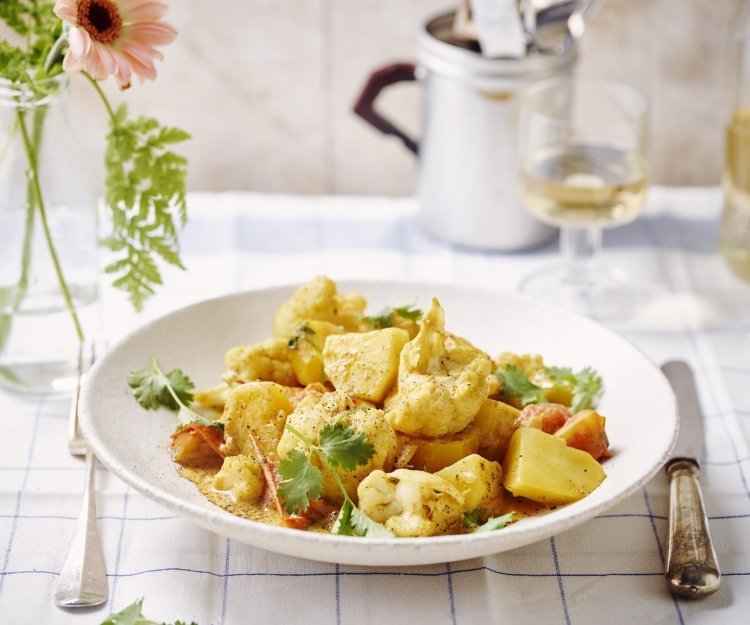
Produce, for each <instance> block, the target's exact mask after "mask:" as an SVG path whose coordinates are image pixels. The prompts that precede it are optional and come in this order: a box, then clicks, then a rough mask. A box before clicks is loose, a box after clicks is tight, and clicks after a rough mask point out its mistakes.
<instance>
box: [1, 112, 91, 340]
mask: <svg viewBox="0 0 750 625" xmlns="http://www.w3.org/2000/svg"><path fill="white" fill-rule="evenodd" d="M16 115H17V116H18V121H19V124H20V127H21V137H22V138H23V145H24V148H25V149H26V156H27V158H28V160H29V170H30V172H31V182H32V185H33V187H34V193H35V195H36V202H37V206H38V207H39V217H40V219H41V222H42V230H43V231H44V238H45V239H46V240H47V246H48V248H49V253H50V256H51V258H52V264H53V265H54V267H55V273H56V274H57V281H58V283H59V285H60V291H61V292H62V294H63V298H64V299H65V306H66V307H67V309H68V312H70V316H71V317H72V319H73V325H74V326H75V329H76V334H77V335H78V340H79V341H80V342H81V343H83V341H84V336H83V329H82V328H81V322H80V321H79V320H78V313H76V308H75V305H74V304H73V298H72V297H71V295H70V289H69V288H68V283H67V282H66V281H65V277H64V276H63V272H62V267H61V266H60V260H59V259H58V257H57V252H56V250H55V245H54V242H53V241H52V233H51V232H50V229H49V223H48V222H47V211H46V209H45V207H44V200H43V198H42V188H41V185H40V184H39V166H38V163H37V158H36V154H35V152H34V148H33V146H32V145H31V141H30V139H29V133H28V131H27V130H26V121H25V119H24V117H25V116H24V113H23V111H21V110H20V109H19V110H16Z"/></svg>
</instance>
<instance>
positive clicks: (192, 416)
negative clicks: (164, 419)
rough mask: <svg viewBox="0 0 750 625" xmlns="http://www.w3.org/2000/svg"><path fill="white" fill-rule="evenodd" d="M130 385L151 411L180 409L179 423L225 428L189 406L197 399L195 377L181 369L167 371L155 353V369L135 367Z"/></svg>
mask: <svg viewBox="0 0 750 625" xmlns="http://www.w3.org/2000/svg"><path fill="white" fill-rule="evenodd" d="M128 385H129V386H130V388H132V389H133V397H135V399H136V401H137V402H138V403H139V404H140V405H141V406H143V407H144V408H146V409H147V410H156V409H157V408H159V407H161V406H164V407H165V408H169V409H170V410H176V411H177V423H178V424H179V426H180V427H184V426H186V425H188V424H190V423H198V424H200V425H206V426H210V427H216V428H219V429H223V428H224V426H223V424H222V423H219V422H217V421H211V420H210V419H206V418H205V417H202V416H200V415H199V414H198V413H197V412H194V411H193V410H191V409H190V408H189V407H188V404H189V403H190V402H191V401H193V389H194V388H195V386H194V384H193V382H192V380H191V379H190V378H189V377H188V376H187V375H185V374H184V373H183V372H182V370H181V369H172V370H171V371H170V372H169V373H166V374H165V373H164V372H163V371H162V370H161V368H160V367H159V362H158V361H157V360H156V356H151V369H150V370H143V369H133V370H132V371H131V372H130V373H129V374H128Z"/></svg>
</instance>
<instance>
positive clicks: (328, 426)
mask: <svg viewBox="0 0 750 625" xmlns="http://www.w3.org/2000/svg"><path fill="white" fill-rule="evenodd" d="M366 305H367V302H366V300H365V298H364V297H362V296H361V295H357V294H344V293H341V292H339V291H338V289H337V286H336V284H335V283H334V282H333V281H332V280H330V279H328V278H326V277H318V278H315V279H313V280H312V281H310V282H309V283H307V284H304V285H302V286H300V287H299V288H298V289H297V291H296V292H295V293H294V295H293V296H292V297H291V298H290V299H289V300H288V301H286V302H285V303H284V304H282V306H281V307H280V308H279V310H278V312H277V314H276V317H275V319H274V322H273V333H272V337H271V338H268V339H267V340H265V341H263V342H261V343H257V344H253V345H239V346H235V347H232V348H231V349H229V351H228V352H227V353H226V357H225V370H224V372H223V375H222V378H221V382H220V383H219V384H217V385H216V386H215V387H212V388H208V389H205V390H201V391H198V392H196V393H195V394H194V398H193V408H194V410H195V411H196V412H200V413H201V415H202V416H203V419H202V420H201V421H200V422H194V423H189V424H187V425H184V426H182V427H180V428H179V429H178V430H177V431H176V432H175V433H174V434H173V435H172V449H173V453H174V460H175V462H176V463H177V464H178V465H180V468H179V470H180V472H181V474H182V475H183V476H184V477H185V478H187V479H189V480H191V481H193V482H194V483H195V484H196V485H197V486H198V488H199V489H200V490H201V492H202V493H203V494H204V495H205V496H206V497H207V498H208V499H209V500H210V501H211V502H213V503H215V504H216V505H218V506H220V507H222V508H224V509H226V510H228V511H229V512H231V513H232V514H236V515H238V516H242V517H245V518H249V519H253V520H255V521H260V522H263V523H270V524H281V525H284V526H287V527H292V528H296V529H307V530H313V531H325V532H333V533H337V534H348V535H358V536H388V535H393V536H397V537H421V536H437V535H445V534H459V533H467V532H472V531H489V530H496V529H500V528H502V527H503V526H504V525H506V524H507V523H509V522H515V521H517V520H518V519H520V518H522V517H524V516H528V515H531V514H539V513H544V512H546V511H548V510H550V509H553V508H556V507H558V506H561V505H565V504H568V503H572V502H574V501H577V500H579V499H581V498H583V497H585V496H586V495H588V494H589V493H590V492H591V491H593V490H594V489H595V488H596V487H597V486H598V485H599V484H600V483H601V482H602V481H603V480H604V479H605V473H604V470H603V469H602V466H601V462H602V461H603V460H605V459H606V458H608V457H609V456H610V452H609V450H608V447H609V442H608V440H607V436H606V433H605V419H604V417H603V416H602V415H601V414H599V413H598V412H596V411H595V407H596V406H595V403H596V401H597V399H598V396H599V394H600V392H601V380H600V379H599V377H598V375H597V374H596V373H595V372H594V371H593V370H591V369H588V368H587V369H584V370H582V371H579V372H575V371H572V370H571V369H569V368H564V367H551V366H548V365H547V364H546V363H545V362H544V360H543V358H542V356H540V355H532V354H513V353H508V352H505V353H502V354H500V355H498V356H496V357H494V358H493V357H491V356H490V355H488V354H487V353H485V352H484V351H482V350H481V349H480V348H479V347H476V346H474V345H472V344H471V343H470V342H469V341H467V340H465V339H463V338H461V337H458V336H456V335H454V334H451V333H450V332H449V331H448V330H446V324H445V312H444V311H443V308H442V307H441V305H440V303H439V302H438V300H437V299H433V300H432V302H431V306H430V308H429V309H428V310H425V311H424V312H423V311H421V310H418V309H416V308H414V307H413V306H400V307H387V308H386V309H384V310H383V311H381V312H379V313H377V314H375V315H373V316H368V315H367V314H366V312H365V308H366ZM449 312H450V311H449ZM217 381H218V372H217Z"/></svg>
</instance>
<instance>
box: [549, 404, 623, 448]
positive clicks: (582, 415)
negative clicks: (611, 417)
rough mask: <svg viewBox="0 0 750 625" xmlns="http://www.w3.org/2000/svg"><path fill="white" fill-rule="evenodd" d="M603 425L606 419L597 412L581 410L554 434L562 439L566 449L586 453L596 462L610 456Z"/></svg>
mask: <svg viewBox="0 0 750 625" xmlns="http://www.w3.org/2000/svg"><path fill="white" fill-rule="evenodd" d="M605 425H606V419H605V418H604V417H603V416H602V415H600V414H599V413H598V412H596V411H594V410H582V411H581V412H579V413H577V414H576V415H575V416H574V417H573V418H572V419H570V420H569V421H568V422H567V423H566V424H565V425H563V427H561V428H560V429H559V430H558V431H557V432H555V436H558V437H560V438H562V439H563V440H564V441H565V442H566V443H567V444H568V447H574V448H575V449H580V450H581V451H585V452H588V453H590V454H591V455H592V456H593V457H594V458H595V459H596V460H606V459H607V458H609V457H611V456H612V454H611V453H610V451H609V449H608V447H609V440H608V439H607V433H606V431H605Z"/></svg>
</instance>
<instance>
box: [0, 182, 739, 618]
mask: <svg viewBox="0 0 750 625" xmlns="http://www.w3.org/2000/svg"><path fill="white" fill-rule="evenodd" d="M720 203H721V198H720V195H719V193H718V191H717V190H715V189H659V188H657V189H654V190H653V192H652V194H651V196H650V199H649V205H648V208H647V210H646V211H645V214H644V215H643V216H642V217H641V218H640V219H639V220H638V221H636V222H635V223H633V224H631V225H629V226H625V227H623V228H619V229H616V230H613V231H611V232H608V233H607V235H606V256H607V257H608V260H609V261H610V262H612V263H613V264H616V265H619V266H621V267H622V268H624V269H625V270H627V271H628V272H629V273H630V275H631V276H633V277H634V278H635V279H636V280H637V282H638V284H639V285H641V286H642V288H643V291H644V301H643V306H642V313H641V314H640V315H639V317H638V319H636V320H634V321H631V322H629V323H624V324H621V325H617V326H615V327H614V329H615V330H617V331H618V332H620V333H621V334H623V335H624V336H625V337H627V338H628V339H629V340H631V341H632V342H633V343H635V344H636V345H638V346H639V347H640V348H641V349H643V350H644V351H645V352H646V353H647V354H648V355H649V356H650V357H651V358H652V359H653V360H654V361H656V362H662V361H665V360H668V359H673V358H681V359H685V360H687V361H688V362H690V363H691V364H692V366H693V368H694V370H695V372H696V375H697V377H698V378H699V379H700V381H701V384H700V388H699V392H700V400H701V405H702V409H703V414H704V420H705V433H706V447H705V456H704V458H703V487H704V493H705V497H706V505H707V509H708V511H709V515H710V517H711V528H712V531H713V535H714V540H715V544H716V548H717V551H718V555H719V560H720V563H721V566H722V571H723V574H724V581H723V586H722V589H721V590H720V591H719V593H717V594H716V595H714V596H712V597H710V598H708V599H706V600H703V601H701V602H686V601H682V600H676V599H673V598H672V597H671V596H670V595H669V594H668V593H667V592H666V590H665V586H664V582H663V579H662V570H663V565H664V557H665V544H664V543H665V536H666V516H667V508H668V496H667V495H668V489H667V483H666V479H665V477H664V476H663V475H661V474H660V475H659V476H657V477H656V478H655V479H654V480H653V481H652V482H651V483H650V484H649V485H648V486H647V487H646V488H644V489H643V490H641V491H640V492H639V493H637V494H636V495H634V496H633V497H631V498H630V499H628V500H626V501H625V502H623V503H622V504H620V505H619V506H617V507H616V508H614V509H613V510H611V511H610V512H608V513H607V514H603V515H601V516H600V517H597V518H595V519H593V520H592V521H590V522H588V523H586V524H585V525H583V526H581V527H579V528H577V529H574V530H571V531H569V532H566V533H564V534H560V535H558V536H556V537H554V538H552V539H550V540H546V541H541V542H539V543H536V544H534V545H531V546H529V547H526V548H523V549H519V550H516V551H511V552H508V553H503V554H498V555H495V556H491V557H487V558H482V559H476V560H470V561H465V562H456V563H452V564H451V563H448V564H444V565H436V566H424V567H409V568H392V569H368V568H363V567H353V566H344V565H341V566H339V565H333V564H324V563H315V562H307V561H302V560H297V559H294V558H290V557H285V556H280V555H276V554H272V553H270V552H266V551H262V550H259V549H254V548H251V547H248V546H245V545H243V544H239V543H235V542H231V541H229V540H227V539H225V538H223V537H220V536H217V535H214V534H211V533H209V532H207V531H204V530H202V529H200V528H198V527H195V526H193V525H191V524H189V523H187V522H185V521H183V520H181V519H180V518H178V517H175V516H173V515H171V514H169V513H168V512H167V511H165V510H163V509H161V508H159V507H158V506H156V505H155V504H152V503H151V502H150V501H148V500H146V499H144V498H143V497H141V496H140V495H139V494H138V493H136V492H133V491H132V490H130V489H129V488H127V487H126V486H125V485H124V484H122V483H121V482H119V481H118V480H117V479H115V478H114V477H112V476H111V475H109V474H108V473H107V471H106V470H104V469H103V468H100V469H99V471H98V475H97V479H98V486H99V490H98V492H99V497H98V505H99V509H98V511H99V524H100V530H101V534H102V540H103V543H104V550H105V557H106V559H107V569H108V571H109V576H110V597H111V599H110V602H109V604H108V605H107V606H105V607H104V608H102V609H101V610H99V611H96V612H79V613H67V612H62V611H60V610H58V609H57V608H55V607H54V606H53V605H52V593H53V589H54V586H55V583H56V581H57V575H58V572H59V570H60V567H61V566H62V563H63V560H64V558H65V553H66V550H67V546H68V542H69V541H70V538H71V536H72V533H73V528H74V525H75V520H76V517H77V514H78V508H79V503H80V494H81V490H82V486H83V463H82V462H81V461H79V460H78V459H74V458H71V457H70V456H69V455H68V452H67V448H66V445H65V433H66V423H67V403H66V402H55V401H49V400H47V401H37V402H29V401H23V400H20V399H18V398H15V397H11V396H9V395H5V394H2V393H0V425H1V426H2V430H1V431H2V436H1V437H0V623H3V624H8V625H25V624H34V625H37V624H50V625H53V624H58V623H66V624H67V623H80V624H82V625H84V624H87V623H88V624H98V623H100V622H101V621H102V620H103V619H104V617H105V616H106V615H107V614H109V612H110V611H111V610H114V609H120V608H122V607H124V606H125V605H127V604H129V603H131V602H132V601H133V600H135V599H137V598H138V597H145V612H146V614H147V615H148V616H150V617H151V618H152V619H156V620H158V621H162V620H164V621H174V620H175V619H178V618H179V619H183V620H187V621H190V620H195V621H197V622H198V623H200V625H208V624H209V623H212V624H215V625H219V624H230V623H231V624H234V623H265V624H274V623H283V624H289V623H298V622H304V623H306V624H308V625H317V624H318V623H330V624H337V625H338V624H343V625H349V624H357V625H369V624H372V625H382V624H383V623H409V624H410V625H418V624H421V623H424V624H429V625H437V624H443V623H446V624H461V625H467V624H473V623H501V622H508V623H524V624H525V623H534V624H536V623H539V624H542V623H543V624H544V625H549V624H550V623H559V624H561V625H562V624H564V625H588V624H592V625H593V624H596V625H599V624H601V623H626V624H628V625H630V624H632V623H675V624H683V623H686V624H690V625H692V624H707V625H708V624H714V623H729V624H734V623H736V624H738V625H739V624H744V623H746V622H747V614H748V613H750V546H749V545H750V487H749V485H748V471H749V470H750V466H749V463H750V449H748V440H749V439H748V427H750V394H748V393H747V392H746V388H747V387H748V386H749V385H750V287H749V286H748V285H747V284H743V283H741V282H740V281H738V280H737V279H735V278H733V277H732V276H731V275H730V274H729V272H728V271H727V270H726V269H725V267H724V266H723V264H722V262H721V260H720V259H719V257H718V256H717V254H716V252H715V247H716V240H717V235H718V215H719V209H720ZM191 209H192V213H191V214H192V221H191V223H190V224H189V226H188V228H187V229H186V231H185V237H184V250H185V256H186V261H187V264H188V267H189V269H190V271H189V272H186V273H182V272H176V271H175V272H169V273H168V275H167V276H166V277H165V278H166V279H165V282H166V285H167V286H166V287H165V288H164V289H162V291H161V292H160V294H159V296H158V297H157V298H156V299H155V301H153V302H151V303H149V305H148V308H147V310H146V312H145V313H144V315H142V316H140V317H136V316H135V315H134V314H133V313H132V312H131V311H130V310H129V308H128V306H127V303H126V302H125V301H124V299H123V298H122V297H121V296H120V295H119V294H116V293H113V292H111V291H106V293H105V296H104V300H103V304H104V309H105V325H106V328H105V332H106V336H107V338H108V339H110V340H111V339H114V338H117V337H118V336H119V335H120V334H122V333H123V332H125V331H127V330H128V329H130V328H133V327H134V326H135V325H137V324H139V323H142V322H143V321H145V320H146V319H147V318H151V317H153V316H156V315H160V314H162V313H164V312H166V311H167V310H170V309H173V308H176V307H178V306H182V305H184V304H187V303H190V302H193V301H196V300H199V299H203V298H205V297H209V296H214V295H220V294H223V293H228V292H232V291H237V290H241V289H247V288H253V287H260V286H267V285H271V284H275V283H292V282H300V281H302V280H305V279H307V278H308V277H311V276H313V275H315V274H318V273H326V274H328V275H330V276H332V277H334V278H337V279H345V278H361V279H383V278H391V277H394V276H395V277H398V278H399V279H412V280H420V281H440V282H457V283H461V284H466V285H474V286H480V287H493V288H497V289H504V290H513V289H515V287H516V284H517V282H518V281H519V280H520V278H521V277H523V276H524V275H526V274H527V273H529V272H531V271H533V270H534V269H536V268H538V267H540V266H542V265H545V264H548V263H552V262H555V252H556V249H555V246H554V245H553V244H550V245H548V246H546V247H544V248H542V249H538V250H534V251H531V252H527V253H519V254H508V255H499V254H487V253H481V252H474V251H469V250H465V249H457V248H453V247H450V246H447V245H444V244H442V243H440V242H438V241H436V240H433V239H431V238H429V237H428V236H426V235H425V234H423V233H422V232H421V230H420V229H419V227H418V225H417V224H416V222H415V208H414V203H413V201H412V200H401V199H384V198H347V197H336V198H324V197H320V198H310V197H288V196H268V195H253V194H232V193H227V194H211V195H208V194H206V195H201V194H196V195H193V196H192V197H191ZM644 435H647V434H645V433H644Z"/></svg>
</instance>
